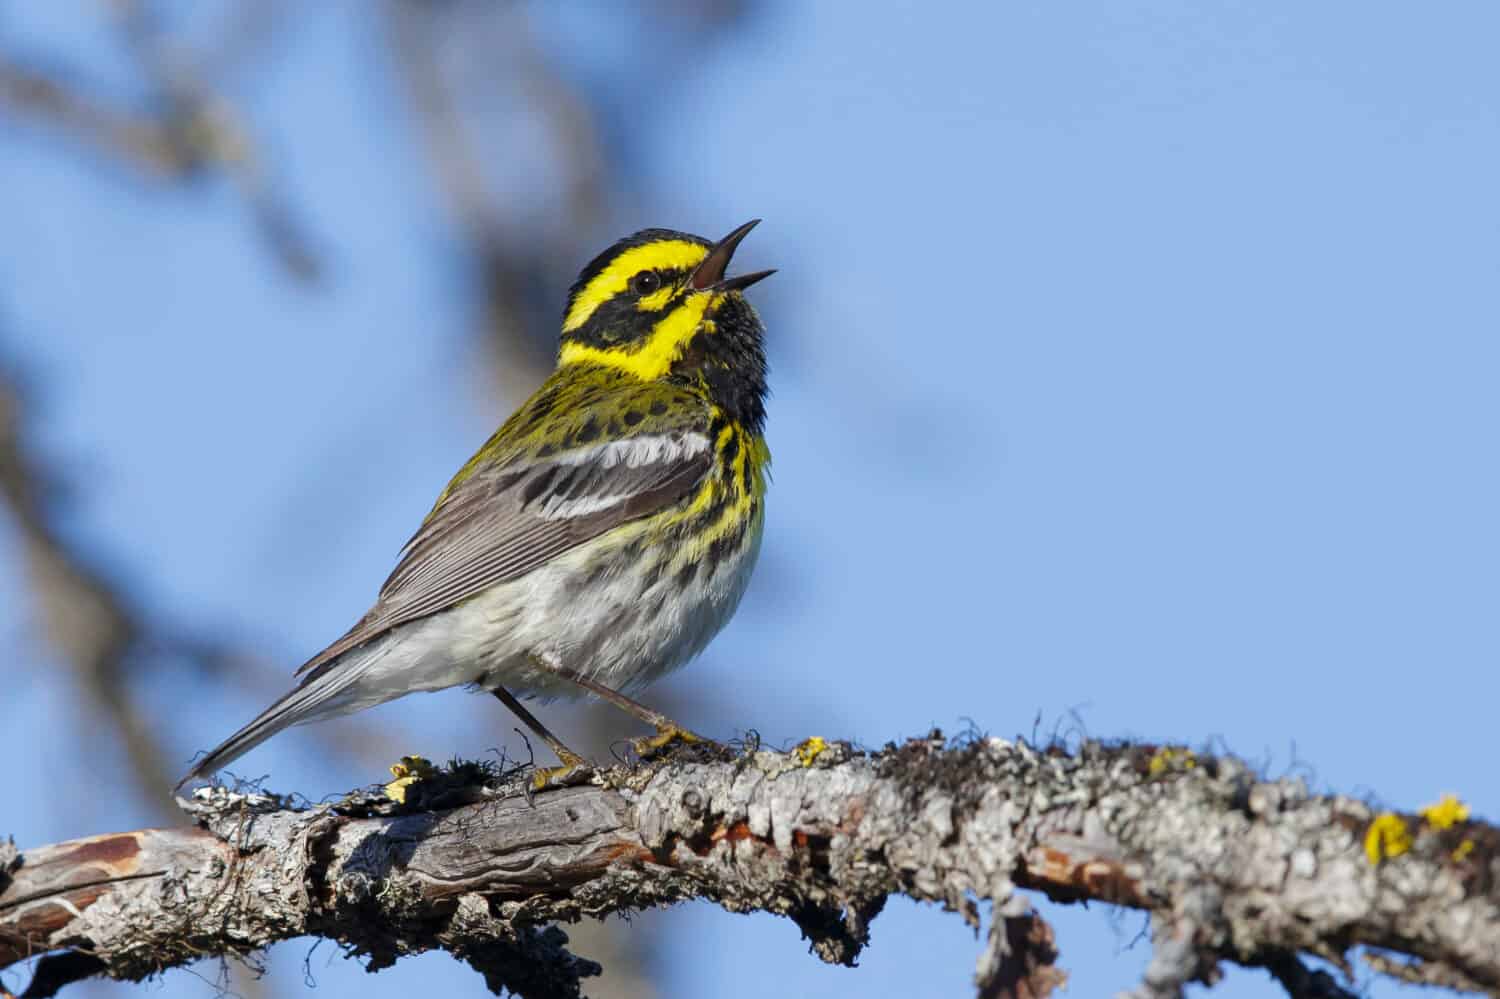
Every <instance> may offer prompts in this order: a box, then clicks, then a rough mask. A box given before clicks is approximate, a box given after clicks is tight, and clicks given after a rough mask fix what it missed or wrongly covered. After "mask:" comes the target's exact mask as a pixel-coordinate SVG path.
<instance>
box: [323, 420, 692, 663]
mask: <svg viewBox="0 0 1500 999" xmlns="http://www.w3.org/2000/svg"><path fill="white" fill-rule="evenodd" d="M705 415H706V414H705ZM706 429H707V421H706V419H705V421H704V429H703V430H698V429H685V428H683V427H681V426H678V427H674V428H672V429H669V430H660V431H656V432H651V431H648V432H646V433H641V434H637V435H635V436H634V437H631V438H628V439H626V440H624V441H616V442H614V443H613V444H606V445H599V446H595V447H590V448H582V449H576V450H574V451H572V452H563V453H562V454H560V455H557V456H556V457H554V458H552V459H550V460H533V461H525V460H518V461H516V462H512V463H511V464H509V465H504V466H502V467H500V468H496V469H488V470H484V471H480V472H476V473H475V474H473V475H471V476H470V477H469V478H467V479H465V480H464V481H462V482H460V483H459V484H458V485H456V486H454V487H452V489H451V491H450V492H449V493H448V494H447V496H446V497H445V498H444V500H443V502H442V503H440V504H439V506H438V507H437V509H435V510H434V511H433V512H432V514H431V515H430V516H429V517H428V518H427V521H426V522H425V523H424V524H423V525H422V527H421V529H420V530H419V531H417V533H416V535H415V536H414V537H413V538H412V539H411V541H410V542H408V543H407V546H406V549H405V551H404V553H403V554H402V557H401V561H400V563H398V564H397V566H396V569H395V571H394V572H392V573H391V576H390V578H389V579H387V580H386V582H385V585H384V586H383V587H381V590H380V597H379V598H378V599H377V600H376V601H375V606H374V607H372V608H370V612H369V613H368V614H366V615H365V616H364V617H363V618H362V619H361V620H360V622H359V623H358V624H356V625H355V626H354V627H353V628H352V629H350V630H349V633H348V634H346V635H344V637H343V638H340V639H339V640H338V641H337V642H334V643H333V644H332V645H330V646H329V647H328V648H326V649H324V650H323V651H322V652H320V653H318V654H317V655H316V656H314V657H313V658H312V659H310V660H308V661H307V662H306V663H305V664H304V665H303V666H302V667H301V668H300V669H299V670H298V671H297V672H298V673H299V674H301V673H304V672H307V671H311V670H316V669H317V668H318V667H319V666H322V665H324V664H325V663H328V662H329V661H331V660H333V659H335V658H337V657H338V656H340V655H342V654H343V653H345V652H348V651H349V650H350V649H353V648H355V647H357V646H359V645H362V644H364V643H365V642H368V641H370V640H371V639H373V638H376V637H378V636H380V635H381V634H383V633H384V632H386V631H389V630H390V629H392V628H395V627H397V626H398V625H402V624H405V623H407V622H409V621H415V620H417V619H418V618H422V617H426V616H427V615H429V614H433V613H436V612H438V611H440V610H444V609H446V608H448V607H452V606H453V605H454V604H457V603H460V602H462V601H463V600H466V599H468V598H469V597H472V596H475V595H477V594H479V593H480V592H482V591H484V590H486V589H488V588H489V587H491V586H494V585H496V584H497V583H504V582H507V581H509V580H513V579H517V578H519V577H521V576H524V575H525V574H526V573H528V572H530V571H532V570H533V569H535V568H537V567H538V566H540V565H543V564H544V563H546V562H547V561H549V560H551V559H553V558H556V557H557V556H558V555H560V554H562V553H563V552H565V551H567V550H568V549H570V548H573V547H575V546H577V545H580V544H583V543H584V542H586V541H589V540H592V539H593V538H596V537H598V536H599V535H601V534H603V533H605V532H606V531H609V530H610V529H611V528H614V527H618V526H619V525H621V524H623V523H625V522H627V521H630V520H635V519H637V518H639V517H645V516H648V515H650V514H652V513H655V512H657V511H659V510H661V509H663V508H665V507H667V506H670V505H671V504H673V503H676V502H678V501H680V500H682V499H684V498H686V497H688V496H690V495H691V494H692V493H693V492H695V491H696V490H697V489H698V487H699V485H700V483H702V481H703V479H704V477H705V476H706V475H707V474H708V471H709V469H710V468H711V467H712V464H713V445H712V443H711V442H710V440H709V438H708V437H707V435H706ZM627 459H628V460H627Z"/></svg>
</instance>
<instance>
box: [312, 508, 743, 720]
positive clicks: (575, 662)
mask: <svg viewBox="0 0 1500 999" xmlns="http://www.w3.org/2000/svg"><path fill="white" fill-rule="evenodd" d="M762 527H763V519H762V518H761V517H757V518H756V521H755V523H754V524H752V525H751V528H750V530H749V532H748V535H747V539H746V543H745V545H744V546H743V547H742V548H741V549H740V550H739V551H738V552H736V553H734V554H730V555H727V556H725V557H724V558H723V559H722V560H721V561H720V562H719V563H718V565H717V566H715V567H713V569H712V570H709V569H708V568H707V567H706V566H700V567H699V569H698V571H697V572H696V573H695V574H694V575H693V576H692V578H691V579H690V580H687V581H685V582H684V581H683V580H680V579H678V578H676V577H675V576H674V575H673V574H671V573H663V574H662V575H661V576H660V578H659V579H656V580H654V581H650V580H646V579H645V578H643V576H642V574H641V573H640V572H638V571H633V570H632V568H627V567H623V566H616V563H618V561H619V559H618V554H617V552H616V550H615V549H614V547H613V545H612V544H610V543H607V542H603V541H599V540H596V541H592V542H589V543H587V544H584V545H580V546H579V547H577V548H574V549H572V550H571V551H569V552H567V553H565V554H563V555H561V556H559V557H558V558H557V559H555V560H553V561H552V562H551V563H549V564H547V565H545V566H542V567H541V568H538V569H536V570H535V571H533V572H530V573H528V574H527V575H525V576H523V577H521V578H520V579H516V580H512V581H511V582H508V583H501V584H499V585H497V586H494V587H491V588H490V589H488V590H486V591H484V592H483V593H481V594H480V595H479V596H477V597H474V598H473V599H471V600H468V601H466V602H465V603H463V604H461V605H459V606H457V607H453V608H451V609H449V610H446V611H442V612H440V613H437V614H434V615H432V616H430V617H426V618H423V619H422V620H420V621H413V622H411V623H410V624H406V625H402V626H401V627H399V628H397V629H395V630H394V631H392V632H391V633H390V634H388V635H387V636H385V637H383V638H382V639H378V640H376V641H375V642H372V643H371V644H370V645H369V646H367V647H365V648H362V649H356V650H353V651H351V652H349V653H347V654H346V656H345V660H346V661H345V662H344V663H341V664H340V666H339V668H340V669H346V668H347V669H352V670H356V671H358V672H360V673H361V675H360V677H359V679H358V680H356V681H355V682H354V683H352V684H350V685H349V687H347V688H346V689H345V690H344V691H343V692H341V693H340V694H339V695H337V696H335V697H334V698H331V699H330V700H329V702H328V703H327V704H326V705H325V706H324V707H323V708H322V709H321V710H319V711H317V712H316V715H315V717H328V716H330V715H334V714H344V713H347V712H350V711H358V710H361V709H363V708H367V707H371V706H373V705H376V704H380V703H382V702H384V701H388V700H391V699H392V698H395V697H400V696H401V695H402V694H407V693H411V692H413V691H418V690H424V691H428V690H442V689H444V688H446V687H454V686H460V685H463V684H470V683H477V684H479V685H481V686H483V687H486V688H494V687H497V686H503V687H505V688H507V689H508V690H510V691H511V692H512V693H515V694H517V695H520V696H530V697H541V698H548V699H550V698H554V697H577V696H579V695H580V694H581V693H582V691H581V690H580V689H579V688H578V687H577V686H576V685H574V684H572V683H569V682H568V681H566V680H562V679H560V678H558V677H556V676H555V675H553V674H550V673H548V672H547V671H546V670H545V669H542V668H540V667H539V666H538V665H537V660H538V659H540V660H542V661H545V662H551V663H555V664H558V665H562V666H565V667H567V668H569V669H573V670H577V671H578V672H580V673H583V674H584V675H586V676H589V677H591V678H592V679H594V680H597V681H598V682H600V683H602V684H604V685H605V686H607V687H611V688H613V689H616V690H624V691H629V690H631V689H633V688H639V687H644V686H646V685H647V684H649V683H651V682H652V681H654V680H657V679H659V678H660V677H662V676H663V675H665V674H666V673H669V672H671V671H672V670H674V669H677V668H678V667H680V666H683V665H685V664H686V663H688V662H689V661H690V660H692V659H693V658H694V657H695V656H697V655H698V653H700V652H702V651H703V649H704V647H705V646H706V645H708V643H709V641H710V640H711V639H712V638H713V637H714V635H716V634H718V632H719V630H720V629H721V628H723V627H724V624H725V623H726V622H727V621H728V620H729V618H730V617H731V616H732V615H733V614H734V611H735V608H736V607H738V606H739V602H740V598H741V597H742V596H744V593H745V587H746V586H747V585H748V583H749V581H750V574H751V571H752V570H753V569H754V567H755V561H756V558H757V556H758V555H759V553H760V542H761V533H762ZM602 566H611V567H614V568H612V569H601V567H602ZM307 720H311V719H310V718H309V719H307Z"/></svg>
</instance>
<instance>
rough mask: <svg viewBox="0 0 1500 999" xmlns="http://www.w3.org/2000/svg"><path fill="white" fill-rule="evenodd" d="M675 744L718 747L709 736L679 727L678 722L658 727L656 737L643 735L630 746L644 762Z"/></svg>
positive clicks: (666, 723) (632, 741)
mask: <svg viewBox="0 0 1500 999" xmlns="http://www.w3.org/2000/svg"><path fill="white" fill-rule="evenodd" d="M674 742H680V743H683V744H684V745H689V744H698V745H704V746H716V745H718V744H717V743H716V742H714V741H713V740H712V739H710V738H708V737H707V736H702V735H699V734H698V733H696V732H690V731H688V730H687V729H685V728H683V727H682V726H681V725H678V724H677V723H676V722H671V721H669V722H665V723H663V724H660V725H657V726H656V734H655V735H643V736H641V737H640V738H639V739H632V740H631V741H630V745H631V748H633V749H634V750H635V755H637V756H639V757H640V758H641V759H643V760H649V759H650V758H651V757H653V756H656V755H658V754H659V753H661V751H662V750H664V749H666V748H667V747H668V746H670V745H671V744H672V743H674Z"/></svg>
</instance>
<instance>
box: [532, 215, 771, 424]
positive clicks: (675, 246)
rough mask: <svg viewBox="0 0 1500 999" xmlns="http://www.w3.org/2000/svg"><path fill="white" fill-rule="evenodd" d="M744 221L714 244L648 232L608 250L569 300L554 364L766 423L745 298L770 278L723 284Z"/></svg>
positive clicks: (760, 350)
mask: <svg viewBox="0 0 1500 999" xmlns="http://www.w3.org/2000/svg"><path fill="white" fill-rule="evenodd" d="M757 222H759V219H756V220H755V221H751V222H747V223H745V224H744V225H742V226H740V227H739V228H738V229H736V230H734V231H733V232H731V233H730V234H729V235H728V236H725V237H724V238H723V239H721V240H719V241H718V242H717V243H710V242H709V241H708V240H706V239H703V238H701V237H698V236H690V235H688V234H687V233H682V232H673V231H672V230H670V229H645V230H642V231H641V232H638V233H636V234H634V235H633V236H627V237H626V238H624V239H622V240H620V241H619V242H618V243H616V244H615V245H614V246H611V247H610V248H609V249H607V250H605V251H604V252H603V253H601V254H599V256H597V257H595V258H594V260H593V261H592V262H591V263H590V264H589V265H588V266H587V267H585V268H584V269H583V273H582V274H580V275H579V276H578V280H577V281H576V282H575V283H574V284H573V288H572V290H571V291H570V292H569V293H568V307H567V311H566V313H564V315H563V330H562V349H561V351H560V353H559V363H560V364H563V365H567V364H598V365H603V366H606V367H610V368H615V369H618V370H621V371H625V372H627V373H629V374H631V375H634V376H635V377H637V378H640V379H642V380H644V381H655V380H658V379H665V380H670V381H676V382H682V383H685V384H692V385H699V386H702V387H703V388H704V389H705V390H706V391H707V392H708V393H709V394H710V395H711V396H712V397H713V398H714V399H715V401H716V402H719V403H720V404H721V405H723V406H725V408H727V409H730V410H731V411H736V412H735V415H736V416H738V417H739V418H741V419H743V420H745V421H746V422H748V423H753V424H755V425H757V426H758V425H759V423H760V421H761V419H762V418H763V414H764V409H763V403H764V397H765V391H766V381H765V379H766V361H765V346H764V338H765V330H764V328H763V327H762V326H761V323H760V319H759V318H758V317H757V316H756V314H755V310H754V309H752V308H751V307H750V304H749V303H748V302H747V301H745V297H744V295H743V294H741V292H743V291H744V289H746V288H748V287H750V285H752V284H754V283H755V282H757V281H759V280H761V279H762V278H765V277H768V276H770V275H771V274H773V273H775V272H774V271H757V272H755V273H753V274H743V275H739V276H736V277H728V278H726V277H725V276H724V271H725V270H726V269H727V268H728V266H729V261H730V258H731V257H733V256H734V251H735V248H736V247H738V246H739V244H740V241H741V240H742V239H744V238H745V236H746V235H748V234H749V232H750V230H751V229H753V228H755V225H756V223H757Z"/></svg>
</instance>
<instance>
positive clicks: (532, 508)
mask: <svg viewBox="0 0 1500 999" xmlns="http://www.w3.org/2000/svg"><path fill="white" fill-rule="evenodd" d="M759 221H760V220H759V219H756V220H754V221H751V222H747V223H745V224H744V225H742V226H740V227H739V228H737V229H735V230H734V231H733V232H731V233H730V234H729V235H728V236H725V237H724V238H723V239H721V240H719V241H718V242H717V243H710V242H709V241H708V240H705V239H702V238H700V237H698V236H690V235H688V234H686V233H681V232H673V231H670V230H666V229H646V230H643V231H641V232H638V233H636V234H634V235H632V236H627V237H626V238H624V239H622V240H620V241H619V242H617V243H615V244H614V245H613V246H611V247H610V248H609V249H607V250H605V251H604V252H603V253H601V254H600V255H599V256H598V257H596V258H594V260H593V262H592V263H590V264H589V265H588V266H587V267H585V268H584V269H583V273H581V274H580V275H579V276H578V280H577V281H576V282H574V284H573V287H572V289H571V290H570V291H569V293H568V302H567V308H566V310H565V312H564V314H563V325H562V342H561V348H560V350H559V353H558V364H557V369H556V370H555V371H554V372H553V373H552V375H551V376H550V377H549V378H548V379H547V380H546V382H544V383H543V384H542V386H541V387H540V388H539V389H538V390H537V391H536V393H535V394H534V395H532V396H531V398H529V399H527V400H526V402H525V403H523V404H522V405H521V407H520V408H519V409H518V410H516V412H515V413H514V414H513V415H512V416H511V417H510V419H508V420H506V421H505V424H504V425H503V426H502V427H501V428H500V429H499V430H498V431H496V433H495V434H494V435H493V436H492V437H491V438H490V439H489V440H488V441H486V442H485V444H484V446H483V447H481V448H480V449H479V451H478V453H476V454H475V455H474V457H473V458H471V459H469V461H468V463H467V464H465V465H464V466H463V468H461V469H459V470H458V473H457V474H456V475H454V477H453V479H452V481H450V482H449V483H448V486H447V488H445V489H444V490H443V492H442V494H441V495H439V496H438V498H437V502H436V504H434V506H433V508H432V511H431V512H430V513H428V515H427V518H426V519H425V520H424V521H423V522H422V526H421V527H420V528H418V529H417V533H416V534H415V535H414V536H413V537H412V538H411V540H410V541H408V542H407V544H406V546H405V548H404V549H403V550H402V554H401V558H400V560H399V562H398V563H397V565H396V568H395V571H393V572H392V573H391V575H390V578H389V579H387V580H386V581H385V585H384V586H382V587H381V589H380V594H379V597H378V598H377V599H376V601H375V605H374V606H373V607H371V608H370V610H369V612H368V613H367V614H365V616H364V617H362V618H361V619H360V620H359V622H358V623H357V624H355V625H354V627H353V628H351V629H349V631H348V633H346V634H345V635H344V636H343V637H342V638H340V639H339V640H338V641H336V642H334V643H333V644H332V645H330V646H328V647H327V648H326V649H324V650H323V651H322V652H319V653H318V654H317V655H315V656H313V657H312V658H311V659H309V660H308V661H307V662H306V663H304V664H303V665H302V667H301V668H300V669H299V670H298V671H297V673H298V675H299V676H300V677H301V680H300V681H299V682H298V684H297V686H295V687H294V688H292V690H291V691H289V692H288V693H287V694H286V695H285V696H283V697H282V698H281V699H280V700H278V701H276V703H274V704H272V705H271V706H270V707H269V708H267V709H266V710H265V711H263V712H261V714H260V715H259V716H258V717H256V718H255V719H254V720H253V721H251V722H250V723H249V724H248V725H246V726H245V727H244V728H242V729H240V730H239V731H238V732H236V733H235V734H234V735H232V736H230V737H229V738H228V739H226V740H225V741H224V742H223V744H222V745H220V746H218V747H217V748H215V749H214V750H212V751H211V752H209V753H208V754H207V755H206V756H204V757H203V758H202V759H200V760H198V761H197V762H196V763H195V764H194V765H193V768H192V770H191V771H189V772H188V774H187V775H186V776H185V777H183V779H182V781H181V782H180V783H179V784H178V787H181V786H182V785H183V784H186V783H187V782H188V781H190V780H193V779H194V778H197V777H202V776H204V775H207V774H211V773H213V772H215V771H216V770H218V769H219V768H221V767H223V766H225V765H226V764H228V763H229V762H230V761H232V760H234V759H237V758H238V757H240V756H241V755H243V754H244V753H247V752H249V751H250V750H251V749H253V748H254V747H256V746H258V745H259V744H260V743H262V742H264V741H265V740H266V739H269V738H270V737H271V736H273V735H275V734H276V733H277V732H279V731H281V730H282V729H284V728H286V727H288V726H290V725H298V724H302V723H303V722H310V721H318V720H321V719H325V718H331V717H334V716H337V715H343V714H348V713H350V712H353V711H359V710H361V709H363V708H368V707H373V706H374V705H377V704H381V703H384V702H385V701H389V700H392V699H393V698H397V697H401V696H403V695H406V694H410V693H412V692H414V691H419V690H421V691H435V690H442V689H444V688H447V687H455V686H461V685H473V686H474V687H476V688H478V689H481V690H488V691H490V692H492V693H493V694H494V695H495V696H496V697H498V698H499V699H500V700H501V701H502V702H503V703H504V704H505V705H506V707H507V708H509V709H510V710H511V711H512V712H513V713H514V714H515V715H516V716H517V717H518V718H519V719H520V720H521V721H522V722H523V723H524V724H525V725H526V726H527V727H528V728H529V729H531V731H532V732H534V733H535V734H536V735H537V736H538V737H540V738H541V739H542V740H543V741H544V742H545V743H546V744H547V745H548V746H549V747H550V748H551V749H552V751H553V752H554V753H556V754H557V757H558V759H559V760H561V761H562V766H560V767H554V768H549V769H543V770H539V771H538V772H537V774H536V776H535V781H534V782H535V784H536V786H537V787H543V786H546V785H547V784H548V783H551V782H560V781H562V780H564V779H566V778H567V777H568V776H570V775H572V774H574V773H576V772H578V771H580V770H583V769H586V768H587V763H586V761H585V760H584V759H583V758H582V757H581V756H579V755H578V754H577V753H575V752H573V751H572V750H570V749H569V748H568V747H567V746H565V745H564V744H563V743H562V741H561V740H559V739H558V738H557V737H556V736H554V735H553V734H552V733H551V732H549V731H548V730H547V728H546V727H545V726H544V725H543V724H542V723H541V722H540V721H538V720H537V718H536V717H535V716H533V715H532V714H531V712H530V711H528V710H527V709H526V708H525V707H524V706H523V705H522V704H521V702H520V700H519V698H541V699H544V700H551V699H554V698H559V697H577V696H582V695H587V694H592V695H594V696H596V697H600V698H603V699H604V700H606V701H609V702H610V703H612V704H614V705H616V706H618V707H620V708H622V709H623V710H625V711H628V712H629V713H631V714H633V715H635V716H636V717H637V718H639V719H641V720H642V721H644V722H646V723H647V724H649V725H651V726H653V727H654V728H655V729H656V735H655V736H654V737H646V738H642V739H641V740H638V741H637V746H636V748H637V750H638V751H639V752H640V753H641V754H642V755H647V754H649V753H651V752H654V751H656V750H658V749H660V748H661V747H663V746H665V745H667V744H668V743H669V742H671V741H672V740H673V739H682V740H687V741H693V740H696V739H697V738H698V737H697V736H694V735H693V734H692V733H691V732H688V731H687V730H685V729H683V728H682V727H681V726H679V725H677V724H676V723H675V722H673V721H672V720H671V719H669V718H667V717H666V716H664V715H662V714H659V713H657V712H655V711H653V710H651V709H650V708H647V707H645V706H644V705H641V704H639V703H637V702H636V701H634V700H632V699H631V698H630V697H628V696H626V693H625V692H626V691H634V690H636V689H639V688H641V687H644V686H646V685H647V684H649V683H651V682H652V681H654V680H656V679H658V678H660V677H661V676H663V675H664V674H666V673H668V672H670V671H672V670H674V669H676V668H678V667H680V666H682V665H684V664H685V663H687V662H688V661H689V660H691V659H692V658H693V657H694V656H696V655H697V654H698V653H699V652H701V651H702V650H703V648H704V646H705V645H707V644H708V642H709V640H710V639H712V638H713V636H714V635H715V634H717V633H718V631H719V630H720V629H721V628H722V627H723V626H724V624H725V622H727V621H728V620H729V618H730V616H731V615H732V614H733V613H734V610H735V608H736V606H737V605H738V604H739V602H740V597H741V596H743V594H744V592H745V587H746V584H747V583H748V582H749V579H750V573H751V570H752V569H753V568H754V565H755V560H756V556H757V554H758V553H759V550H760V542H761V532H762V527H763V525H764V522H765V493H766V476H767V472H768V469H769V465H770V452H769V450H768V449H767V447H766V442H765V438H764V436H763V435H762V430H763V426H764V423H765V415H766V410H765V400H766V358H765V344H764V339H765V328H764V327H763V326H762V325H761V322H760V318H759V317H758V316H757V315H756V314H755V310H754V309H753V308H751V306H750V303H749V302H748V301H746V299H745V296H744V295H743V292H744V290H745V289H746V288H748V287H750V286H751V285H752V284H754V283H756V282H757V281H760V280H761V279H763V278H765V277H768V276H770V275H771V274H772V273H774V272H773V271H757V272H755V273H753V274H744V275H741V276H738V277H727V278H726V277H725V276H724V272H725V269H726V268H727V267H728V265H729V260H730V258H731V257H732V256H733V255H734V251H735V248H736V247H738V246H739V244H740V241H741V240H743V239H744V238H745V236H746V235H747V234H748V233H749V232H750V230H751V229H753V228H754V227H755V226H756V224H757V223H758V222H759Z"/></svg>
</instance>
